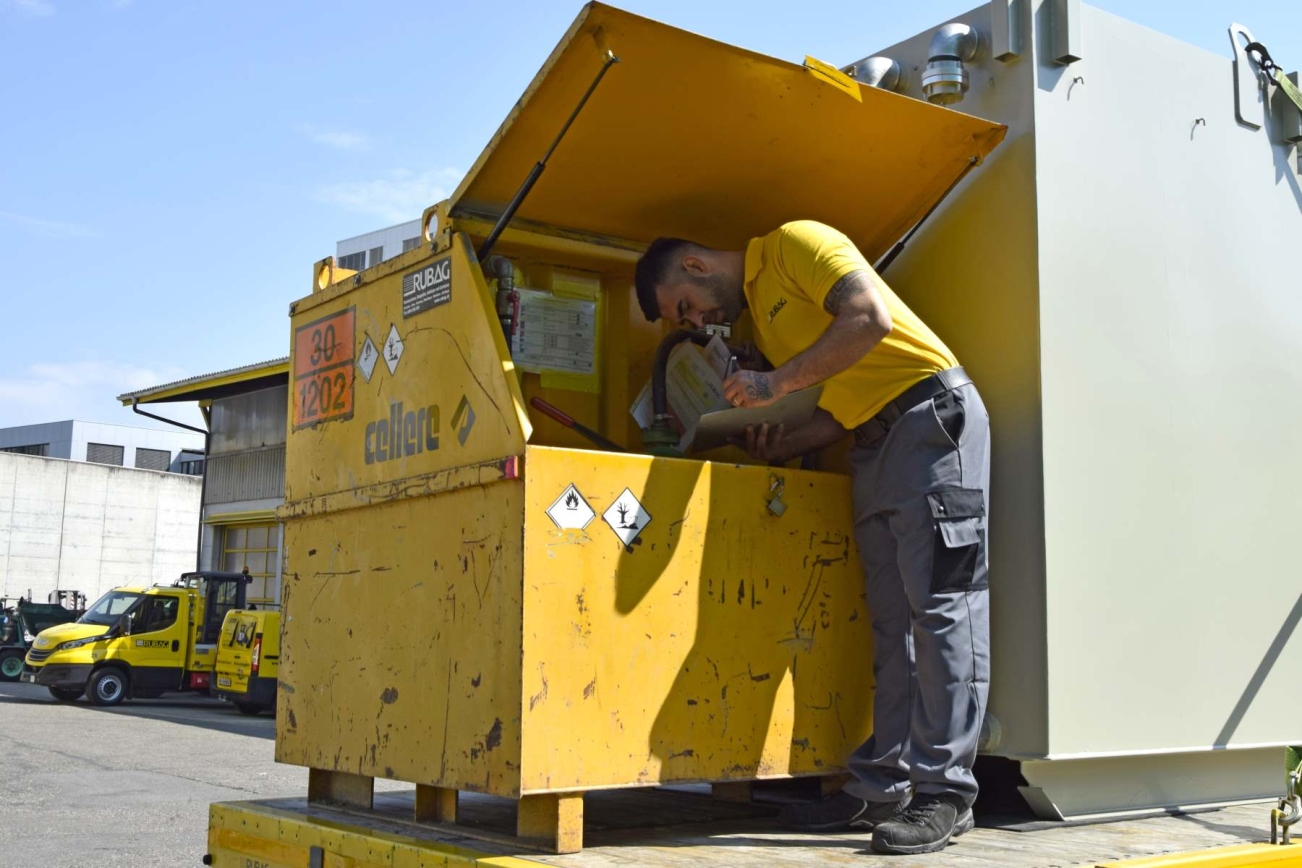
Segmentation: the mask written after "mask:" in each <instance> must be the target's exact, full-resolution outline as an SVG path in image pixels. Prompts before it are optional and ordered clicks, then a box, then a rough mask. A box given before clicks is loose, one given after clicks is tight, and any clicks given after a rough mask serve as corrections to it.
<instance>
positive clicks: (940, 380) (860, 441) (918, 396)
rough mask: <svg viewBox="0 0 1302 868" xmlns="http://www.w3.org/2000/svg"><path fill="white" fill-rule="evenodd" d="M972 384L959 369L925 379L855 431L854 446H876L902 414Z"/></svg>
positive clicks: (970, 379)
mask: <svg viewBox="0 0 1302 868" xmlns="http://www.w3.org/2000/svg"><path fill="white" fill-rule="evenodd" d="M971 382H972V378H971V377H969V376H968V375H967V371H965V370H963V369H962V368H961V367H959V368H950V369H949V370H948V371H941V372H939V373H936V374H932V375H931V376H930V377H928V378H927V379H925V380H920V381H919V382H916V383H914V384H913V385H912V386H909V388H907V389H905V390H904V391H903V392H901V393H900V394H899V395H897V396H896V397H895V399H894V400H892V401H891V402H890V403H888V404H887V405H886V406H885V407H883V408H882V409H881V410H880V411H878V413H877V415H876V416H874V417H872V418H871V419H869V420H868V421H867V422H865V423H863V424H862V425H860V426H859V427H857V428H855V429H854V445H856V446H876V445H877V444H878V443H880V442H881V441H882V440H884V439H886V433H887V432H888V431H890V430H891V426H892V425H894V424H895V423H896V422H898V421H899V419H900V417H901V416H903V415H904V414H905V413H907V412H909V411H910V410H912V409H913V408H914V407H916V406H918V405H919V404H921V403H922V402H923V401H930V400H931V399H932V398H934V397H936V396H937V395H943V394H945V393H946V392H952V391H953V390H954V389H958V388H961V387H963V386H966V385H969V384H970V383H971Z"/></svg>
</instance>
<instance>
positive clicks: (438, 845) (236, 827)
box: [208, 802, 540, 868]
mask: <svg viewBox="0 0 1302 868" xmlns="http://www.w3.org/2000/svg"><path fill="white" fill-rule="evenodd" d="M389 825H390V826H392V823H390V824H389ZM313 847H319V848H320V849H321V857H322V862H321V864H322V866H323V868H436V866H437V868H536V866H538V865H539V864H540V863H538V862H534V861H532V860H528V859H519V858H516V857H514V856H494V855H492V854H491V853H484V852H480V851H476V850H472V849H468V848H466V847H460V846H457V845H454V844H448V843H443V842H441V841H438V840H433V839H430V838H417V837H413V836H410V835H402V834H396V833H394V832H393V831H390V830H388V829H384V830H381V829H376V828H372V827H370V826H368V825H367V823H366V820H365V819H364V818H360V817H359V818H357V820H356V823H355V824H352V823H350V824H344V823H338V822H332V821H329V820H323V819H320V818H316V817H309V816H307V815H305V814H303V813H299V812H293V811H286V810H280V809H277V808H273V807H270V806H268V805H265V804H259V803H257V802H217V803H214V804H212V805H211V806H209V811H208V853H209V855H211V856H212V857H213V859H212V864H213V865H217V866H222V865H239V866H247V865H256V866H258V868H303V866H304V865H308V864H310V862H309V860H310V858H311V850H312V848H313Z"/></svg>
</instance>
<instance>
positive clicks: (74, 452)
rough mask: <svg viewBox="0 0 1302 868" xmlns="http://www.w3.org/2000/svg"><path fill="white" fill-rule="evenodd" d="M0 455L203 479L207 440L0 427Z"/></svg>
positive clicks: (112, 428) (150, 431) (120, 429)
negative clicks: (151, 471) (157, 472)
mask: <svg viewBox="0 0 1302 868" xmlns="http://www.w3.org/2000/svg"><path fill="white" fill-rule="evenodd" d="M0 452H10V453H17V454H20V455H35V456H38V457H42V458H66V459H68V460H70V461H88V462H91V463H92V464H107V465H110V466H114V467H134V468H137V469H140V470H164V471H169V472H171V473H186V474H190V475H198V474H199V473H200V472H202V469H203V435H202V434H196V433H192V432H189V431H168V430H158V429H154V428H137V427H134V426H131V425H111V424H108V423H105V422H81V421H77V420H72V419H69V420H65V421H62V422H46V423H44V424H39V425H19V426H17V427H13V428H0Z"/></svg>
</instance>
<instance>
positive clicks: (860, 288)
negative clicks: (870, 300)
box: [823, 271, 871, 316]
mask: <svg viewBox="0 0 1302 868" xmlns="http://www.w3.org/2000/svg"><path fill="white" fill-rule="evenodd" d="M869 286H871V283H870V281H869V279H868V273H867V272H865V271H852V272H850V273H849V274H847V275H846V276H845V277H843V278H841V279H840V280H838V281H837V282H836V283H834V284H833V285H832V288H831V289H829V290H828V291H827V297H826V298H824V299H823V310H825V311H827V312H828V313H830V314H831V315H832V316H836V315H837V314H838V313H840V312H841V308H842V307H844V306H845V303H846V302H847V301H849V300H850V299H851V298H854V297H855V296H856V295H859V294H860V293H863V292H867V291H868V287H869Z"/></svg>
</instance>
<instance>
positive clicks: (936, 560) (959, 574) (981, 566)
mask: <svg viewBox="0 0 1302 868" xmlns="http://www.w3.org/2000/svg"><path fill="white" fill-rule="evenodd" d="M927 505H928V506H929V507H930V508H931V519H932V522H933V523H934V524H935V526H936V540H935V544H934V555H933V558H932V567H931V592H932V593H933V594H934V593H939V592H942V591H969V590H971V591H975V590H980V589H982V588H986V587H989V583H988V581H987V577H986V564H985V547H986V503H985V494H984V492H982V491H981V490H980V489H979V488H953V489H948V490H945V491H933V492H930V493H928V494H927Z"/></svg>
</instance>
